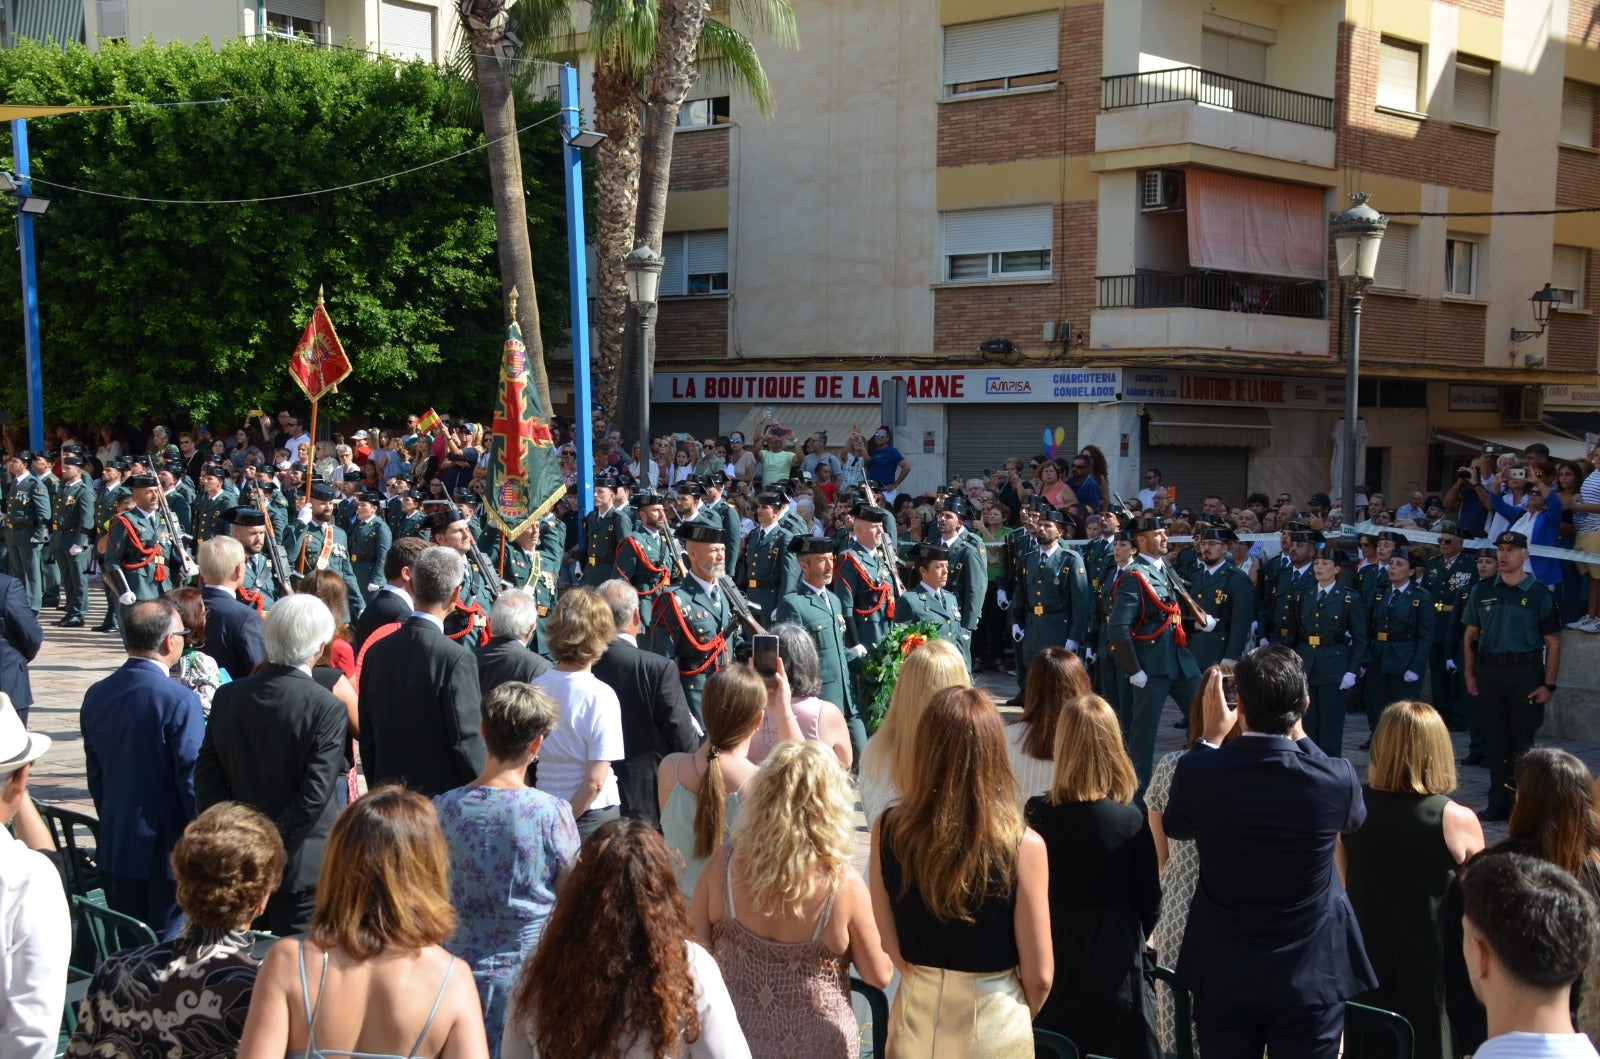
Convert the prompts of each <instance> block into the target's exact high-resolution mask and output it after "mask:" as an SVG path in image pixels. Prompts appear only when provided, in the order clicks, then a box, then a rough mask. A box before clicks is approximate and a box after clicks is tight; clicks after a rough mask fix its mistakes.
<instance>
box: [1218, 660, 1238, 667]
mask: <svg viewBox="0 0 1600 1059" xmlns="http://www.w3.org/2000/svg"><path fill="white" fill-rule="evenodd" d="M1238 664H1239V660H1238V659H1237V658H1224V659H1223V660H1222V668H1223V669H1232V668H1233V667H1234V666H1236V665H1238Z"/></svg>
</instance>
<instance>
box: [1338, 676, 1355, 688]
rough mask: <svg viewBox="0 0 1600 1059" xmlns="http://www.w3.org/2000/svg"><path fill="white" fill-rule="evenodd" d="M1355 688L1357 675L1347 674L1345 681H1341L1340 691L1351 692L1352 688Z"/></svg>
mask: <svg viewBox="0 0 1600 1059" xmlns="http://www.w3.org/2000/svg"><path fill="white" fill-rule="evenodd" d="M1355 686H1356V675H1355V674H1354V673H1346V674H1345V675H1344V679H1343V680H1341V681H1339V690H1340V691H1349V690H1350V689H1351V688H1353V687H1355Z"/></svg>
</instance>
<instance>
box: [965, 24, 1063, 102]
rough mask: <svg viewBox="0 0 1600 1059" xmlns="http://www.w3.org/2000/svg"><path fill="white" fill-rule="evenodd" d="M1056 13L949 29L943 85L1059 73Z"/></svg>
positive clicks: (1058, 32) (1058, 37)
mask: <svg viewBox="0 0 1600 1059" xmlns="http://www.w3.org/2000/svg"><path fill="white" fill-rule="evenodd" d="M1060 25H1061V24H1060V15H1059V14H1058V13H1057V12H1055V11H1046V12H1041V13H1039V14H1037V15H1019V16H1017V17H1016V18H997V19H994V20H992V21H988V22H968V23H964V24H962V25H959V26H946V27H945V31H944V80H943V82H942V83H943V84H944V85H945V86H946V87H948V86H950V85H959V84H966V83H968V82H972V81H989V80H992V79H994V78H999V77H1020V76H1022V75H1024V74H1037V73H1045V72H1048V71H1050V70H1054V69H1056V66H1057V55H1058V54H1059V50H1060V48H1059V45H1060V37H1061V28H1060Z"/></svg>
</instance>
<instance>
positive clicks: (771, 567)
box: [733, 522, 809, 621]
mask: <svg viewBox="0 0 1600 1059" xmlns="http://www.w3.org/2000/svg"><path fill="white" fill-rule="evenodd" d="M806 536H809V534H806ZM793 539H794V535H793V534H792V533H790V532H789V531H788V530H786V529H784V528H783V527H782V526H781V525H780V524H779V523H777V522H774V523H773V524H772V526H771V528H767V529H764V528H762V527H761V526H759V525H758V526H756V528H755V529H753V530H751V531H750V533H749V535H748V536H746V537H745V539H744V544H743V545H742V546H741V547H740V548H739V561H738V563H737V564H736V565H735V567H734V575H733V576H734V581H735V582H736V583H737V584H738V586H739V589H740V591H742V592H743V593H744V594H745V596H746V598H748V599H749V600H750V606H751V608H752V609H753V610H754V611H755V612H756V617H757V618H758V619H759V620H761V621H766V620H767V619H768V618H769V617H770V616H771V615H772V614H773V612H774V611H775V610H776V608H777V606H778V600H780V599H782V598H783V597H784V596H787V595H788V594H789V593H791V592H794V591H797V590H798V588H799V586H800V564H799V562H798V561H797V560H796V559H795V556H794V554H793V553H792V552H790V551H789V542H790V541H791V540H793Z"/></svg>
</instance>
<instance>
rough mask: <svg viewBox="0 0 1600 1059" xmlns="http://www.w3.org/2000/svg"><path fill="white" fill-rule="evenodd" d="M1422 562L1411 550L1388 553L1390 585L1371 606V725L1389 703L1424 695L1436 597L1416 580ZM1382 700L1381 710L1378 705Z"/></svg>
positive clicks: (1368, 653) (1434, 618)
mask: <svg viewBox="0 0 1600 1059" xmlns="http://www.w3.org/2000/svg"><path fill="white" fill-rule="evenodd" d="M1421 566H1422V562H1421V560H1420V559H1418V558H1416V557H1415V556H1414V555H1413V554H1412V553H1411V552H1409V551H1397V552H1395V553H1394V554H1393V555H1392V556H1390V557H1389V590H1388V591H1387V592H1385V593H1384V594H1383V595H1381V596H1379V597H1378V598H1377V599H1376V600H1375V601H1374V602H1373V605H1372V638H1371V640H1370V642H1369V643H1368V646H1367V675H1366V679H1367V682H1368V686H1369V688H1371V689H1372V691H1371V694H1369V695H1368V696H1367V729H1368V731H1372V730H1374V729H1376V728H1377V727H1378V718H1379V716H1381V715H1382V713H1383V711H1384V709H1386V708H1387V707H1388V706H1389V704H1390V703H1392V702H1399V701H1401V700H1403V699H1419V698H1421V697H1422V681H1423V677H1424V676H1425V675H1426V674H1427V672H1428V655H1429V654H1430V653H1431V652H1432V650H1433V635H1434V632H1433V630H1434V622H1435V620H1436V619H1437V615H1438V612H1437V611H1436V610H1434V606H1433V602H1434V600H1433V597H1432V596H1431V595H1429V594H1428V590H1427V589H1425V588H1423V587H1422V586H1421V585H1420V584H1418V583H1417V581H1416V575H1417V574H1418V573H1420V572H1421V571H1420V567H1421ZM1374 703H1378V704H1379V706H1378V710H1377V713H1374V712H1373V709H1372V707H1373V704H1374Z"/></svg>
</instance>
